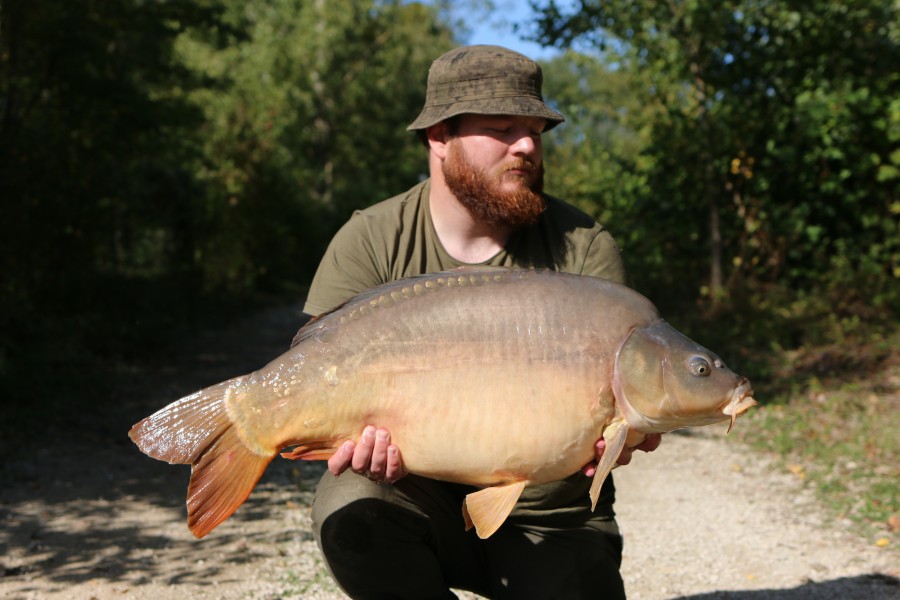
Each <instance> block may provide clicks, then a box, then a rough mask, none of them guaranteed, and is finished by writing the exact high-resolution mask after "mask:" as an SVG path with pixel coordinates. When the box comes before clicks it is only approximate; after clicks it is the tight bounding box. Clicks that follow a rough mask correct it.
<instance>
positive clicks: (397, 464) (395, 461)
mask: <svg viewBox="0 0 900 600" xmlns="http://www.w3.org/2000/svg"><path fill="white" fill-rule="evenodd" d="M403 477H406V468H404V466H403V458H401V456H400V449H399V448H397V446H393V445H391V446H388V449H387V468H386V469H385V473H384V479H385V481H387V482H389V483H394V482H395V481H397V480H398V479H402V478H403Z"/></svg>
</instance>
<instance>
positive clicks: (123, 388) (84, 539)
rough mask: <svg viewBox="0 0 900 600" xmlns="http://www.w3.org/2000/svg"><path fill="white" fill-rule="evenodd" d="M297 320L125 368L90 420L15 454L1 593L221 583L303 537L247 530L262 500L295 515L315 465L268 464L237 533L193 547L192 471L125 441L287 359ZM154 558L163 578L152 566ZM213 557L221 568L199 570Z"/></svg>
mask: <svg viewBox="0 0 900 600" xmlns="http://www.w3.org/2000/svg"><path fill="white" fill-rule="evenodd" d="M298 319H299V307H284V308H279V309H275V310H271V311H267V312H266V313H264V314H262V315H258V316H256V317H254V318H253V319H250V320H247V321H245V322H241V323H238V324H236V325H234V326H233V327H230V328H228V330H227V331H223V332H218V333H216V334H210V335H203V336H198V338H197V339H195V340H191V341H190V342H189V343H186V344H184V345H182V346H179V347H177V348H174V349H173V352H172V354H171V355H170V356H169V357H167V358H166V359H165V360H163V361H161V362H160V363H158V364H153V365H134V366H132V367H130V371H131V372H130V373H129V376H128V377H123V378H122V381H121V383H119V384H117V386H116V391H115V393H114V394H113V395H112V396H113V397H111V398H109V399H107V401H105V402H98V403H97V410H96V412H95V413H93V414H82V415H78V416H77V417H75V418H73V419H70V420H67V422H59V421H58V420H54V419H53V416H52V415H48V416H47V424H46V438H45V439H41V440H33V443H31V444H28V446H30V447H19V448H16V449H14V450H15V451H14V452H11V453H10V454H11V456H9V457H8V458H7V459H5V460H4V461H3V464H2V466H0V523H2V528H0V557H2V558H0V583H3V584H6V583H10V582H11V580H13V579H17V580H18V581H20V582H21V583H22V585H21V586H18V587H17V590H16V591H17V592H18V593H21V594H25V593H28V592H29V590H31V589H32V588H31V587H30V586H29V585H28V582H29V581H36V580H41V581H42V582H43V583H44V584H45V585H42V586H41V587H39V588H38V587H35V588H34V590H39V591H43V592H46V591H48V590H47V587H46V583H47V582H52V585H56V584H58V589H57V590H55V591H57V592H62V591H63V590H65V588H66V586H67V585H71V584H74V583H79V582H85V581H89V580H98V579H99V580H107V581H111V582H127V583H128V584H129V585H132V586H133V585H136V584H140V583H141V580H142V579H146V580H151V579H159V578H163V579H164V581H165V582H167V583H169V584H176V583H183V582H186V581H194V582H196V583H197V584H202V583H203V582H204V581H209V580H210V578H214V579H215V580H216V581H218V582H220V583H222V582H225V581H227V578H228V577H229V576H230V575H229V573H228V569H227V567H228V566H229V565H233V564H240V563H246V562H250V561H254V560H256V559H257V558H258V556H257V554H256V550H255V549H256V548H260V547H264V546H265V545H267V544H272V543H277V542H278V541H279V539H280V538H283V537H285V536H298V535H301V536H302V535H306V536H308V535H309V534H308V533H307V532H298V531H290V530H286V529H285V528H284V527H283V526H278V527H269V528H268V529H263V528H259V527H257V528H252V527H246V526H245V525H247V524H251V523H252V522H254V521H263V520H266V519H268V518H269V517H270V515H271V513H272V505H271V503H270V502H268V501H267V500H266V498H270V497H271V495H272V493H276V492H277V493H278V494H281V497H287V498H296V507H297V509H301V508H303V507H304V501H303V498H304V496H310V495H311V489H312V487H313V485H314V483H315V481H316V480H317V478H318V476H319V475H320V474H321V473H322V471H323V468H322V466H321V465H318V464H309V463H305V464H304V465H303V475H302V477H301V476H299V475H298V471H297V465H296V464H294V463H292V462H289V461H284V460H276V461H275V462H274V463H273V465H272V466H271V467H270V468H269V469H268V470H267V472H266V473H265V475H264V476H263V479H262V480H261V481H260V484H259V485H258V487H257V490H256V491H255V492H254V495H251V497H250V499H249V500H248V501H247V502H246V503H245V504H244V505H243V506H242V507H241V509H240V510H239V511H238V513H237V514H236V515H235V516H234V517H232V519H233V520H234V521H235V522H236V523H237V524H236V525H232V526H230V527H228V528H224V527H223V528H221V530H217V531H216V532H215V535H213V534H211V535H209V536H208V537H207V538H206V539H204V540H202V541H199V540H196V539H194V538H193V536H191V534H190V533H189V531H188V529H187V525H186V521H185V514H186V510H185V505H184V502H185V494H186V490H187V484H188V479H189V476H190V468H189V467H187V466H182V465H177V466H170V465H167V464H165V463H162V462H159V461H156V460H153V459H151V458H149V457H147V456H145V455H144V454H142V453H141V452H140V451H139V450H138V449H137V448H136V447H135V446H134V444H132V443H131V441H130V439H129V438H128V435H127V434H128V430H129V429H130V427H131V426H132V425H133V424H134V423H135V422H136V421H138V420H140V419H141V418H143V417H146V416H148V415H149V414H151V413H152V412H154V411H156V410H157V409H159V408H161V407H162V406H164V405H165V404H167V403H169V402H172V401H173V400H176V399H178V398H179V397H181V396H183V395H185V394H188V393H191V392H193V391H195V390H196V389H199V388H201V387H203V386H206V385H210V384H212V383H216V382H218V381H222V380H224V379H227V378H230V377H233V376H237V375H241V374H244V373H247V372H249V371H252V370H254V369H256V368H259V367H261V366H263V365H264V364H265V363H266V362H268V361H269V360H271V359H272V358H275V357H276V356H278V355H279V354H280V353H282V352H284V351H285V350H287V349H288V347H289V345H290V341H291V339H292V337H293V335H294V333H295V332H296V331H295V330H296V324H297V322H298ZM20 401H29V400H21V399H20ZM267 492H269V493H268V494H267ZM248 530H249V531H250V532H251V533H250V534H248ZM198 544H202V552H200V550H201V548H200V547H199V546H198ZM163 551H164V552H163ZM162 554H164V555H165V557H166V558H165V561H166V563H168V564H167V565H165V568H162V565H161V561H160V560H158V557H159V555H162ZM210 555H214V556H217V557H218V558H219V559H220V560H216V561H204V560H203V559H202V558H200V557H201V556H210ZM213 563H214V564H213ZM172 564H175V565H176V566H175V567H174V568H173V567H172ZM49 591H51V592H52V591H54V589H51V590H49Z"/></svg>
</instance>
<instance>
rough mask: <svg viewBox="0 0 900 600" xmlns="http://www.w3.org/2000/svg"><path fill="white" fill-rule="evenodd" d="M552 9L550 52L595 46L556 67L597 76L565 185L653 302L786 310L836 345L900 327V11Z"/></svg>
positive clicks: (569, 102)
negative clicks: (824, 328) (824, 326)
mask: <svg viewBox="0 0 900 600" xmlns="http://www.w3.org/2000/svg"><path fill="white" fill-rule="evenodd" d="M535 4H537V5H538V8H539V9H540V10H541V18H540V21H539V23H538V30H537V35H538V37H539V38H540V39H541V40H543V41H544V42H548V43H556V44H559V45H561V46H564V47H565V46H569V45H572V44H574V43H576V42H577V43H578V44H579V47H585V46H590V47H592V48H593V52H591V53H590V54H587V55H585V54H582V55H577V54H574V53H572V52H569V53H567V54H566V55H565V56H564V57H563V58H561V59H558V61H557V63H554V64H552V65H550V68H551V69H553V70H556V69H561V70H562V71H563V72H566V71H573V72H578V73H579V74H580V75H579V76H578V77H577V81H578V84H577V85H570V84H566V83H565V82H562V85H560V87H559V89H558V90H557V89H556V88H555V87H553V86H551V85H548V91H549V93H550V94H551V96H554V99H555V95H556V94H557V93H559V95H560V98H561V100H560V102H561V104H564V108H566V107H584V108H586V110H584V111H582V110H578V109H576V110H574V111H573V117H574V118H573V119H572V121H573V123H574V124H575V126H576V131H577V133H576V134H575V135H574V136H573V135H570V136H569V137H568V138H566V137H560V138H555V139H554V140H553V143H552V148H551V149H549V150H548V156H550V157H552V158H553V159H554V165H553V167H554V169H557V170H562V171H563V173H558V174H556V175H554V176H555V177H557V179H555V180H554V183H560V184H562V185H561V186H560V187H561V188H562V189H563V190H564V191H565V192H566V193H569V194H572V195H573V196H574V198H575V200H576V201H577V202H579V203H580V204H581V205H582V207H586V208H588V210H589V212H591V213H593V214H595V215H597V216H599V217H600V218H601V219H602V220H603V222H604V223H606V224H607V225H608V226H609V227H610V229H611V230H612V231H613V233H614V234H615V235H616V237H617V238H618V239H619V241H620V242H621V243H622V245H623V246H624V251H625V254H626V259H627V261H628V263H629V265H630V267H631V270H632V272H633V273H634V276H635V280H636V282H635V283H636V285H637V287H638V288H639V289H641V290H642V291H645V292H646V293H648V294H649V295H650V296H651V297H652V298H654V299H656V300H658V301H661V303H662V304H663V306H664V308H665V309H667V310H671V311H686V310H687V311H689V310H690V309H689V307H691V306H694V305H702V306H704V307H705V311H706V312H709V311H712V314H721V313H725V314H729V315H730V314H734V311H735V310H736V309H737V308H741V309H744V308H747V307H748V305H750V308H751V309H752V313H753V314H754V315H759V314H760V313H761V312H762V313H763V314H766V313H769V314H771V312H772V311H769V310H767V309H765V305H767V304H768V305H771V302H770V301H769V300H768V298H770V297H773V296H774V297H778V298H780V299H781V300H783V301H785V302H786V303H787V304H788V305H789V306H790V307H791V308H790V312H791V313H792V314H794V313H798V314H799V317H798V318H799V319H801V320H806V321H807V322H809V321H811V319H812V318H819V317H827V320H828V321H832V320H833V321H836V322H839V323H840V324H841V325H840V327H839V330H840V331H838V332H833V333H835V334H836V335H848V334H851V333H854V332H855V333H859V332H861V331H862V330H863V329H866V328H867V327H868V328H869V329H870V330H876V329H877V327H880V326H895V324H896V315H897V312H898V308H900V286H898V282H900V268H898V258H900V231H898V225H897V224H898V218H897V215H898V214H900V208H898V206H900V204H898V190H900V178H898V177H897V173H898V171H897V160H898V158H900V154H898V151H897V139H898V133H897V130H898V125H897V119H898V117H897V110H898V108H897V100H896V98H897V96H898V91H900V75H898V72H897V70H896V64H898V63H900V46H898V40H900V28H898V19H897V7H896V5H895V3H893V2H889V1H887V0H882V1H876V0H871V1H867V2H858V3H852V5H847V4H846V3H834V2H827V1H824V0H821V1H816V2H810V3H805V4H801V3H786V2H755V1H744V2H726V3H721V2H708V1H707V2H703V1H692V2H688V1H684V2H670V3H643V2H635V1H630V0H621V1H614V2H583V3H582V6H581V9H580V10H579V11H577V12H573V13H571V14H566V13H564V12H563V11H562V10H561V9H559V8H558V7H557V6H556V5H555V4H554V3H552V2H551V3H535ZM548 70H550V69H548ZM584 73H589V74H590V75H589V76H587V77H586V76H584V75H583V74H584ZM549 81H551V80H549V79H548V82H549ZM629 95H630V96H631V97H632V98H633V99H632V100H630V101H629V100H627V97H628V96H629ZM604 104H606V108H605V109H604V108H602V105H604ZM598 106H599V107H600V108H598ZM587 107H590V108H587ZM582 113H587V114H588V115H590V116H589V117H588V119H592V120H593V121H590V120H589V121H585V120H584V117H583V114H582ZM597 119H600V120H601V122H602V127H603V129H602V130H601V129H598V128H597V127H596V125H595V122H596V120H597ZM609 132H613V133H612V135H610V133H609ZM579 145H586V146H587V148H585V147H579ZM560 158H562V159H563V160H559V159H560ZM697 303H700V304H697ZM760 304H761V305H762V306H761V305H760ZM784 309H785V306H784V305H782V306H781V307H779V310H784ZM773 310H774V307H773ZM775 312H777V311H775ZM891 324H894V325H891ZM769 333H771V334H774V339H775V340H777V341H778V342H779V343H783V344H785V345H788V344H791V343H796V342H798V341H799V340H796V339H789V338H787V337H785V336H783V335H780V332H779V330H778V328H777V327H773V331H770V332H769ZM832 339H834V338H832Z"/></svg>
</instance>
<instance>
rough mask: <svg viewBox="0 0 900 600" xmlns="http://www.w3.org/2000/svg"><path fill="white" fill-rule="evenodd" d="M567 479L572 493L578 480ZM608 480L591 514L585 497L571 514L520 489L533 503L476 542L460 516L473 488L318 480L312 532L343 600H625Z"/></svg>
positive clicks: (415, 480) (353, 478) (408, 481)
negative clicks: (473, 597)
mask: <svg viewBox="0 0 900 600" xmlns="http://www.w3.org/2000/svg"><path fill="white" fill-rule="evenodd" d="M578 478H581V479H578ZM570 479H572V481H573V482H574V483H573V484H572V485H575V486H577V487H578V488H579V491H581V488H583V487H584V486H583V485H582V484H583V483H584V480H586V478H585V477H584V476H583V475H581V474H578V475H577V476H574V477H573V478H570ZM566 481H569V480H566ZM608 481H609V489H607V486H606V485H604V492H605V493H604V496H603V497H601V503H600V505H598V507H597V512H596V513H591V512H590V506H589V504H588V501H587V494H586V492H584V499H583V500H582V501H579V502H577V504H576V505H575V506H565V507H556V506H553V502H549V503H548V502H546V501H544V500H543V499H542V498H541V493H540V491H541V488H542V487H544V486H537V487H535V488H527V489H526V492H531V495H532V497H536V498H537V500H532V501H528V500H527V499H523V501H522V502H520V505H517V508H516V509H515V510H514V511H513V513H512V514H511V515H510V517H509V519H507V521H506V522H505V523H504V524H503V526H502V527H501V528H500V529H499V530H498V531H497V532H496V533H495V534H494V535H493V536H491V537H490V538H488V539H486V540H481V539H479V538H478V537H477V536H476V535H475V531H474V530H470V531H465V528H464V522H463V517H462V501H463V497H464V496H465V495H466V494H467V493H469V492H471V491H474V489H475V488H471V487H468V486H462V485H457V484H450V483H444V482H438V481H434V480H431V479H425V478H423V477H417V476H415V475H409V476H407V477H405V478H403V479H402V480H400V481H399V482H397V483H396V484H393V485H389V484H377V483H374V482H372V481H369V480H368V479H366V478H365V477H362V476H360V475H356V474H355V473H352V472H349V471H348V472H346V473H344V474H343V475H341V476H340V477H334V476H333V475H331V474H330V473H326V474H325V475H324V476H323V478H322V480H321V481H320V483H319V487H318V490H317V492H316V498H315V502H314V503H313V512H312V517H313V527H314V531H315V535H316V540H317V541H318V543H319V547H320V548H321V550H322V553H323V554H324V556H325V561H326V563H327V564H328V568H329V570H330V571H331V574H332V575H333V576H334V578H335V580H336V581H337V582H338V584H339V585H340V586H341V587H342V588H343V590H344V591H345V592H346V593H347V594H348V595H349V596H351V597H352V598H363V599H370V598H379V599H380V598H409V599H415V600H428V599H432V598H434V599H438V598H441V599H445V598H454V597H455V595H454V594H453V593H452V592H451V591H450V588H456V589H464V590H470V591H473V592H475V593H477V594H480V595H482V596H485V597H487V598H497V599H500V598H515V599H517V600H522V599H524V600H527V599H530V598H534V599H541V600H550V599H554V598H560V599H563V598H565V599H584V598H597V599H603V600H606V599H610V600H624V598H625V591H624V586H623V584H622V578H621V576H620V574H619V566H620V564H621V558H622V538H621V536H620V535H619V530H618V527H617V525H616V522H615V518H614V516H613V512H612V497H613V496H614V490H613V488H612V481H611V478H610V479H608ZM588 483H589V482H588ZM550 485H554V484H550ZM535 492H536V493H535ZM557 495H558V494H557ZM604 499H605V500H606V502H604ZM547 504H550V506H549V507H548V506H546V505H547ZM520 506H521V508H520Z"/></svg>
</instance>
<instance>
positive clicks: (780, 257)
mask: <svg viewBox="0 0 900 600" xmlns="http://www.w3.org/2000/svg"><path fill="white" fill-rule="evenodd" d="M486 4H487V3H486ZM531 4H532V7H533V14H532V15H523V19H522V20H523V21H524V26H523V32H524V34H525V35H529V36H531V37H532V38H534V39H536V40H539V41H541V42H542V43H544V44H546V45H551V46H554V47H556V48H558V49H559V50H560V52H559V53H558V54H557V55H556V57H555V58H553V59H552V60H550V61H548V62H547V63H546V64H545V69H544V71H545V80H546V82H545V95H546V96H547V98H548V100H549V101H551V102H552V103H554V104H555V105H557V106H558V107H559V108H560V110H561V111H562V112H563V113H564V114H565V115H566V116H567V117H568V122H567V123H566V124H565V125H564V126H562V127H559V128H557V129H556V130H554V132H552V133H551V134H548V135H547V138H546V146H547V148H546V155H547V161H548V163H549V166H548V186H547V188H548V191H550V192H551V193H553V194H554V195H557V196H560V197H562V198H565V199H567V200H569V201H571V202H573V203H575V204H577V205H578V206H580V207H581V208H582V209H584V210H585V211H587V212H588V213H590V214H592V215H593V216H595V217H597V218H598V219H599V220H600V221H601V222H603V223H604V224H606V225H607V226H608V227H609V229H610V230H611V231H612V232H613V234H614V235H615V237H616V238H617V239H618V240H619V242H620V244H621V245H622V246H623V249H624V252H625V255H626V260H627V262H628V264H629V267H630V270H631V272H632V274H633V276H634V280H635V286H636V287H637V288H638V289H639V290H640V291H642V292H644V293H645V294H647V295H648V296H650V297H651V298H652V299H653V300H654V301H655V302H657V303H658V304H659V305H660V306H661V308H662V309H663V312H664V313H665V314H667V316H668V315H671V316H672V317H673V318H672V320H673V321H675V322H679V320H681V321H682V322H679V324H680V325H683V326H685V327H688V328H690V327H695V328H703V330H704V335H703V336H702V339H704V340H710V341H709V343H710V345H713V344H714V343H716V344H718V345H716V346H715V347H716V348H717V349H719V348H723V349H722V350H721V352H722V353H723V354H726V353H728V352H733V353H735V354H739V355H741V356H742V359H743V360H747V361H753V360H754V356H757V355H758V353H764V352H768V351H771V350H779V349H780V350H789V349H791V348H797V347H801V346H803V345H804V344H810V343H836V344H844V343H848V342H858V343H867V342H870V341H872V340H873V339H875V340H877V339H881V340H890V339H892V338H891V335H892V334H894V333H895V332H896V330H897V316H898V307H900V285H898V283H900V232H898V221H900V196H898V188H900V144H898V139H900V93H898V92H900V85H898V70H897V68H896V65H898V64H900V51H898V39H900V25H898V17H897V10H898V9H897V5H896V3H895V2H893V0H864V1H860V2H853V3H845V2H826V1H824V0H812V1H809V2H791V1H784V2H767V1H759V0H746V1H728V2H712V1H709V0H704V1H701V0H671V1H669V2H636V1H625V0H617V1H604V2H600V1H599V0H582V1H581V2H577V3H568V4H565V5H558V4H557V3H555V2H553V1H546V0H534V1H532V2H531ZM449 15H450V11H449V5H448V3H447V2H432V3H419V2H408V1H399V0H394V1H390V0H380V1H378V0H327V1H326V0H270V1H267V2H251V1H249V0H169V1H166V2H161V1H154V0H108V1H104V2H66V1H63V0H47V1H46V2H41V3H37V4H35V3H27V2H25V1H24V0H0V206H2V209H3V219H2V220H0V261H2V262H0V268H2V292H3V293H2V298H0V377H2V378H3V379H4V380H5V381H7V382H16V381H18V382H20V383H21V382H22V381H23V380H28V377H29V375H28V374H30V373H35V372H42V370H43V369H46V368H47V366H48V365H50V366H53V367H54V368H59V369H62V371H61V372H66V369H68V370H69V371H79V370H81V369H82V368H84V367H85V366H86V365H88V364H89V363H91V362H92V361H96V360H109V359H110V358H116V357H120V356H127V355H130V354H139V353H141V352H145V351H146V350H147V349H148V346H152V345H153V343H155V341H157V340H160V339H162V338H164V337H165V336H167V335H170V334H171V332H172V331H173V330H177V329H179V328H180V329H183V330H190V328H191V327H193V326H195V325H196V324H198V323H199V322H200V321H201V320H202V319H204V318H208V317H209V316H210V315H211V314H217V313H218V312H219V311H222V310H228V311H232V312H230V313H223V314H238V313H240V312H241V311H246V310H249V309H250V308H251V307H253V306H257V305H258V303H259V302H272V301H284V300H285V299H286V298H290V299H291V300H294V301H299V300H301V299H302V297H303V295H304V291H303V288H304V285H305V284H306V283H307V282H308V280H309V279H310V277H311V275H312V273H313V271H314V269H315V266H316V264H317V262H318V260H319V257H320V255H321V253H322V251H323V249H324V244H326V243H327V241H328V240H329V239H330V236H331V235H332V233H333V232H334V231H335V230H336V228H337V227H338V226H340V224H341V223H343V222H344V221H345V220H346V219H347V218H348V217H349V214H350V212H351V211H352V210H353V209H354V208H357V207H361V206H365V205H368V204H371V203H373V202H375V201H378V200H380V199H383V198H386V197H389V196H391V195H393V194H396V193H398V192H400V191H402V190H404V189H406V188H407V187H408V186H409V185H411V184H413V183H415V182H416V181H417V180H418V179H419V178H420V177H421V176H422V174H423V173H424V171H425V169H426V164H425V154H424V150H423V149H422V148H421V147H420V146H419V144H418V142H417V140H416V139H415V137H414V136H413V135H411V134H409V133H408V132H406V131H405V127H406V125H407V124H408V123H409V121H410V120H411V119H412V118H414V116H415V115H416V114H417V112H418V110H419V108H420V107H421V104H422V102H423V100H424V93H425V85H424V84H425V78H426V74H427V71H428V67H429V65H430V63H431V61H432V60H433V59H434V58H435V57H437V56H439V55H440V54H441V53H443V52H444V51H446V50H447V49H449V48H451V47H453V46H455V45H457V44H459V43H461V42H464V41H465V39H464V36H465V30H464V26H461V24H460V23H458V22H455V21H454V20H452V19H451V18H450V16H449ZM463 25H464V24H463ZM292 333H293V332H286V333H285V339H286V343H287V341H288V340H289V339H290V336H291V334H292ZM893 339H894V340H896V337H894V338H893Z"/></svg>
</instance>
